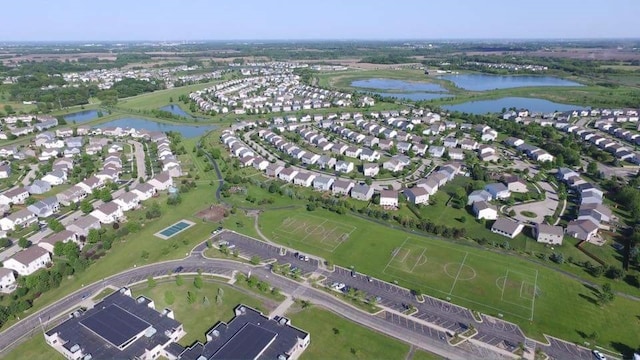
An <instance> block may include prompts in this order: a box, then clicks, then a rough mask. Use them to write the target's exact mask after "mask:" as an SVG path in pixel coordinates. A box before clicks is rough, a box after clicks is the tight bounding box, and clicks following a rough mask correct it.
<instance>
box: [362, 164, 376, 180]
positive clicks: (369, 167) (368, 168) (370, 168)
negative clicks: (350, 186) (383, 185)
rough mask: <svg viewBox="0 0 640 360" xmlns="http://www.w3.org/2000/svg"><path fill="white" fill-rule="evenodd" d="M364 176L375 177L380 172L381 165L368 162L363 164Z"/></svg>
mask: <svg viewBox="0 0 640 360" xmlns="http://www.w3.org/2000/svg"><path fill="white" fill-rule="evenodd" d="M362 172H363V173H364V176H370V177H374V176H376V175H378V173H379V172H380V167H379V166H378V164H376V163H367V164H363V165H362Z"/></svg>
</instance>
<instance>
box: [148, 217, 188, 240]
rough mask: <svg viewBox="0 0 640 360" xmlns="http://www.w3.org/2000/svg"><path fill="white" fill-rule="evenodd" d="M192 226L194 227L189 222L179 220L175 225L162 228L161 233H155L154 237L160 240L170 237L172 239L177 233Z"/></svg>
mask: <svg viewBox="0 0 640 360" xmlns="http://www.w3.org/2000/svg"><path fill="white" fill-rule="evenodd" d="M193 225H195V223H194V222H192V221H189V220H180V221H178V222H177V223H175V224H173V225H171V226H168V227H166V228H164V229H163V230H162V231H159V232H157V233H155V236H157V237H159V238H161V239H168V238H170V237H173V236H175V235H177V234H178V233H180V232H182V231H184V230H186V229H188V228H190V227H192V226H193Z"/></svg>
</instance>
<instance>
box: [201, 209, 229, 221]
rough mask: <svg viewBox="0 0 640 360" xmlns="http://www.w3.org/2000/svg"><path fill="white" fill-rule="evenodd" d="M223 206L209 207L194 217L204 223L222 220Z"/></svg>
mask: <svg viewBox="0 0 640 360" xmlns="http://www.w3.org/2000/svg"><path fill="white" fill-rule="evenodd" d="M224 211H225V208H224V206H220V205H211V206H210V207H208V208H206V209H203V210H200V211H198V213H197V214H196V217H197V218H199V219H202V220H205V221H212V222H217V221H220V220H222V219H224Z"/></svg>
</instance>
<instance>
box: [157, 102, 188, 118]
mask: <svg viewBox="0 0 640 360" xmlns="http://www.w3.org/2000/svg"><path fill="white" fill-rule="evenodd" d="M160 110H162V111H167V112H170V113H172V114H173V115H178V116H182V117H186V118H189V119H192V118H193V116H192V115H191V114H189V113H188V112H186V111H184V110H182V108H181V107H180V105H176V104H171V105H167V106H163V107H161V108H160Z"/></svg>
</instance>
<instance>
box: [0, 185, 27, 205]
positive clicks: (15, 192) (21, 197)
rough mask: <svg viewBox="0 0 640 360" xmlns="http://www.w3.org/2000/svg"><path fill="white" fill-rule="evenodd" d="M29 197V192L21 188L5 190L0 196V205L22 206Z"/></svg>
mask: <svg viewBox="0 0 640 360" xmlns="http://www.w3.org/2000/svg"><path fill="white" fill-rule="evenodd" d="M28 197H29V192H28V191H27V189H25V188H23V187H17V188H15V189H11V190H7V191H5V192H3V193H2V194H0V204H3V205H12V204H24V202H25V201H26V200H27V198H28Z"/></svg>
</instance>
